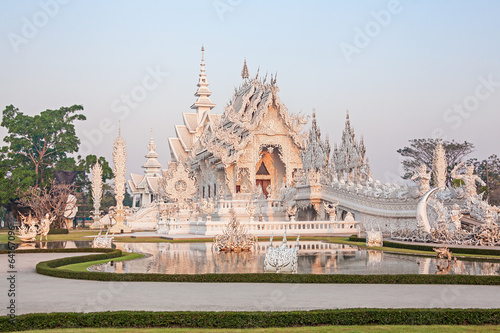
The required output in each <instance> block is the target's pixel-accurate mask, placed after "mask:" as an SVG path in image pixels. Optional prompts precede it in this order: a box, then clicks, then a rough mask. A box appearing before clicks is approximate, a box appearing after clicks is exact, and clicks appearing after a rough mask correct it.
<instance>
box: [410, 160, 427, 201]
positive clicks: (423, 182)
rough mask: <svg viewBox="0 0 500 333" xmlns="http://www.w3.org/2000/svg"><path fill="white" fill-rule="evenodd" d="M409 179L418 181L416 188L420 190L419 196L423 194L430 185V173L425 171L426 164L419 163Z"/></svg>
mask: <svg viewBox="0 0 500 333" xmlns="http://www.w3.org/2000/svg"><path fill="white" fill-rule="evenodd" d="M411 180H413V181H415V180H416V181H418V190H419V192H420V195H419V196H422V195H424V194H425V193H427V192H429V190H430V189H431V185H430V184H429V182H430V180H431V173H430V172H427V166H426V165H425V164H421V165H420V166H419V167H418V170H417V171H415V173H414V174H413V177H411Z"/></svg>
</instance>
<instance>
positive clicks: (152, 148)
mask: <svg viewBox="0 0 500 333" xmlns="http://www.w3.org/2000/svg"><path fill="white" fill-rule="evenodd" d="M148 149H149V151H150V152H151V151H155V150H156V144H155V140H154V139H153V129H152V128H151V137H150V138H149V145H148Z"/></svg>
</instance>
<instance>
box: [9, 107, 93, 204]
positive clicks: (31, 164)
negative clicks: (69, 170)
mask: <svg viewBox="0 0 500 333" xmlns="http://www.w3.org/2000/svg"><path fill="white" fill-rule="evenodd" d="M82 110H83V107H82V106H81V105H73V106H71V107H61V108H60V109H58V110H46V111H43V112H41V113H40V114H38V115H35V116H30V115H26V114H24V113H22V112H20V111H19V109H17V108H15V107H14V106H13V105H9V106H7V107H6V108H5V110H3V113H2V123H1V126H3V127H5V128H6V129H7V131H8V134H7V136H6V137H5V138H4V139H3V140H4V142H5V143H6V144H7V145H6V146H3V147H2V149H1V150H0V154H1V156H0V157H1V159H2V162H1V163H0V172H1V174H2V176H3V177H2V178H1V179H0V197H1V201H0V203H1V204H9V203H10V202H11V200H13V199H15V198H16V197H17V191H18V190H20V191H25V190H27V189H28V188H29V187H30V186H35V187H38V186H39V185H42V186H46V185H48V184H50V181H51V180H52V173H53V170H54V167H55V166H56V164H57V163H58V162H60V161H62V160H64V159H65V158H67V157H68V154H71V153H75V152H77V151H78V146H79V144H80V140H79V139H78V137H77V136H76V132H75V125H74V122H75V121H76V120H85V119H86V118H85V116H84V115H83V114H81V113H78V111H82Z"/></svg>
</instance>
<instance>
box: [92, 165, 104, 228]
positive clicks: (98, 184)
mask: <svg viewBox="0 0 500 333" xmlns="http://www.w3.org/2000/svg"><path fill="white" fill-rule="evenodd" d="M101 198H102V167H101V165H100V164H99V162H96V164H94V166H93V167H92V201H93V202H94V212H93V218H94V224H92V226H91V229H96V228H99V227H100V224H99V221H100V219H101V211H100V208H101Z"/></svg>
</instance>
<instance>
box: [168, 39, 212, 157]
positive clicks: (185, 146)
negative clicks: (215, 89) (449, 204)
mask: <svg viewBox="0 0 500 333" xmlns="http://www.w3.org/2000/svg"><path fill="white" fill-rule="evenodd" d="M204 55H205V48H204V47H203V46H202V47H201V65H200V66H201V69H200V77H199V80H198V85H197V86H198V89H197V90H196V93H195V94H194V95H195V96H196V97H197V99H196V101H195V102H194V104H193V105H191V109H194V110H196V113H190V112H185V113H183V114H182V119H183V121H184V125H176V126H175V135H176V137H174V138H169V139H168V145H169V147H170V157H171V160H172V162H178V161H179V160H185V159H186V158H188V157H189V155H190V154H191V152H192V150H193V146H194V144H195V142H196V141H197V140H198V138H199V136H200V135H201V133H202V132H203V130H204V128H205V127H206V126H207V125H208V126H210V123H211V121H213V120H214V119H216V118H217V117H214V115H211V114H210V111H211V110H212V109H213V108H214V107H215V104H214V103H212V101H211V100H210V95H212V92H211V91H210V89H208V79H207V75H206V73H205V58H204Z"/></svg>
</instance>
